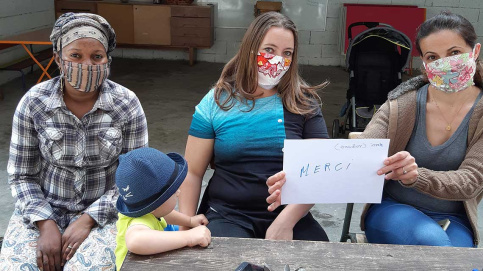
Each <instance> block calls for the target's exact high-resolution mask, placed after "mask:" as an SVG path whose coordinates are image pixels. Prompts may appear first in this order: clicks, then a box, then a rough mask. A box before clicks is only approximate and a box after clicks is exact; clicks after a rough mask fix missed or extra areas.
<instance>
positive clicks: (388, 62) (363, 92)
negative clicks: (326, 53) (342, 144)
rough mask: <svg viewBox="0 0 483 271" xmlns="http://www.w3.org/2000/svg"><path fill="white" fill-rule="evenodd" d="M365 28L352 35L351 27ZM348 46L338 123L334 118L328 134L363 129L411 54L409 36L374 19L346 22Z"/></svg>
mask: <svg viewBox="0 0 483 271" xmlns="http://www.w3.org/2000/svg"><path fill="white" fill-rule="evenodd" d="M360 25H363V26H366V27H367V28H368V29H367V30H365V31H363V32H361V33H360V34H359V35H357V36H356V37H355V38H354V39H352V28H353V27H355V26H360ZM347 31H348V36H349V47H348V48H347V56H346V67H347V69H348V70H349V74H350V78H349V89H348V90H347V95H346V96H347V102H346V104H345V105H344V106H343V107H342V109H341V112H340V117H344V116H345V119H344V121H343V122H342V125H340V124H339V119H335V120H334V123H333V126H332V138H337V137H339V135H340V134H342V135H343V134H344V133H345V131H346V130H349V131H351V132H360V131H364V128H365V127H366V125H367V124H368V123H369V121H370V120H371V118H372V116H373V115H374V113H375V112H376V110H377V109H378V108H379V106H380V105H382V104H383V103H384V102H385V101H386V99H387V94H388V92H389V91H391V90H392V89H394V88H395V87H396V86H398V85H399V84H400V83H401V73H402V72H403V70H404V68H405V67H406V65H407V64H408V62H409V58H410V57H411V49H412V44H411V40H410V39H409V38H408V37H407V36H406V35H405V34H403V33H402V32H400V31H398V30H396V29H394V28H393V27H392V26H390V25H387V24H382V23H378V22H357V23H353V24H351V25H349V27H348V29H347Z"/></svg>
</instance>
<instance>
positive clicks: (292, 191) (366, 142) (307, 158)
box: [282, 139, 389, 204]
mask: <svg viewBox="0 0 483 271" xmlns="http://www.w3.org/2000/svg"><path fill="white" fill-rule="evenodd" d="M388 148H389V139H310V140H295V139H287V140H285V146H284V155H283V170H284V171H285V173H286V179H287V182H286V183H285V185H284V186H283V189H282V204H292V203H380V202H381V196H382V188H383V185H384V176H378V175H377V170H378V169H380V168H381V167H383V166H384V165H383V161H384V159H385V158H386V157H387V152H388Z"/></svg>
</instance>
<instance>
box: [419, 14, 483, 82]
mask: <svg viewBox="0 0 483 271" xmlns="http://www.w3.org/2000/svg"><path fill="white" fill-rule="evenodd" d="M441 30H451V31H454V32H456V33H458V35H460V37H461V38H463V39H464V40H465V42H466V44H467V45H468V46H470V47H471V48H475V45H476V42H477V39H478V36H477V35H476V32H475V28H474V27H473V25H472V24H471V23H470V22H469V21H468V20H467V19H466V18H465V17H463V16H461V15H458V14H454V13H452V12H451V11H442V12H441V13H440V14H438V15H436V16H434V17H432V18H431V19H429V20H427V21H425V22H424V23H422V24H421V25H420V26H419V28H418V33H417V35H416V49H418V52H419V55H420V56H421V57H422V56H423V53H422V52H421V47H420V45H419V43H420V42H421V40H422V39H424V38H426V37H427V36H429V35H431V34H433V33H436V32H438V31H441ZM480 54H481V51H480ZM422 71H423V74H424V76H425V78H426V80H427V75H426V72H425V70H424V68H423V69H422ZM473 80H474V82H475V85H476V86H478V87H479V88H483V68H482V66H481V62H480V57H479V56H478V59H476V72H475V76H474V78H473Z"/></svg>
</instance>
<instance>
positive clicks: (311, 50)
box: [299, 44, 322, 58]
mask: <svg viewBox="0 0 483 271" xmlns="http://www.w3.org/2000/svg"><path fill="white" fill-rule="evenodd" d="M321 51H322V45H313V44H302V45H300V46H299V56H306V57H309V58H311V57H320V56H321Z"/></svg>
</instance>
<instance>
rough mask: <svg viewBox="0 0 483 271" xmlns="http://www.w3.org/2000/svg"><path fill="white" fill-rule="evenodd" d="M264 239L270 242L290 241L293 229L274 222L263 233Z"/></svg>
mask: <svg viewBox="0 0 483 271" xmlns="http://www.w3.org/2000/svg"><path fill="white" fill-rule="evenodd" d="M265 239H270V240H292V239H293V228H292V227H288V226H283V225H278V224H277V223H276V221H274V222H273V223H272V224H271V225H270V227H268V229H267V232H266V233H265Z"/></svg>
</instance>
